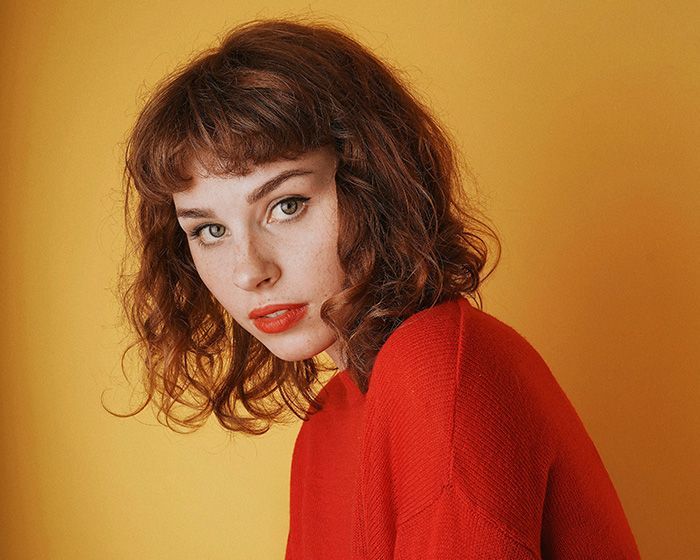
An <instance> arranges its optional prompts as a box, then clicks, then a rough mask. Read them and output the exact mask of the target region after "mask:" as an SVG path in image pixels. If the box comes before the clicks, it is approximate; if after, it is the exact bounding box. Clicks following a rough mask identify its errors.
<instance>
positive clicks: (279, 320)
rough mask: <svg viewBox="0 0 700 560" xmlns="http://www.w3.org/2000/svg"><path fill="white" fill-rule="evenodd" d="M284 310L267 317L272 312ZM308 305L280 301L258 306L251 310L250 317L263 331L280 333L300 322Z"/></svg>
mask: <svg viewBox="0 0 700 560" xmlns="http://www.w3.org/2000/svg"><path fill="white" fill-rule="evenodd" d="M278 311H282V313H280V314H279V315H277V316H275V317H265V315H270V314H271V313H276V312H278ZM307 311H308V305H307V304H305V303H279V304H275V305H266V306H265V307H258V308H257V309H253V311H251V312H250V314H249V315H248V317H249V318H250V319H252V320H253V324H254V325H255V326H256V327H257V328H258V329H259V330H261V331H262V332H264V333H268V334H274V333H279V332H282V331H286V330H287V329H289V328H291V327H292V326H294V325H295V324H296V323H298V322H299V321H300V320H301V319H302V317H304V315H306V312H307Z"/></svg>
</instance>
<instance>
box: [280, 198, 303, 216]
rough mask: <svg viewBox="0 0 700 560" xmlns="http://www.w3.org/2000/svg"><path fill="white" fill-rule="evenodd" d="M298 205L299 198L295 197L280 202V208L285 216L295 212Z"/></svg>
mask: <svg viewBox="0 0 700 560" xmlns="http://www.w3.org/2000/svg"><path fill="white" fill-rule="evenodd" d="M298 207H299V199H296V198H288V199H286V200H283V201H282V202H280V209H281V210H282V212H284V213H285V214H286V215H287V216H292V215H294V214H295V213H296V211H297V208H298Z"/></svg>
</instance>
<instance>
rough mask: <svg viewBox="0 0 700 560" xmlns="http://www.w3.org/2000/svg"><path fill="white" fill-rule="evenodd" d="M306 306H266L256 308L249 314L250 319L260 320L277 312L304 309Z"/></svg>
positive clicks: (301, 304)
mask: <svg viewBox="0 0 700 560" xmlns="http://www.w3.org/2000/svg"><path fill="white" fill-rule="evenodd" d="M305 305H306V304H305V303H274V304H272V305H266V306H265V307H256V308H255V309H253V310H252V311H251V312H250V313H249V314H248V317H249V318H251V319H258V318H260V317H262V316H263V315H269V314H270V313H274V312H275V311H280V310H282V309H295V308H297V307H304V306H305Z"/></svg>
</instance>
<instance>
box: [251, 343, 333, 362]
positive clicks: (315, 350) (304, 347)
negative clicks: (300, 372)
mask: <svg viewBox="0 0 700 560" xmlns="http://www.w3.org/2000/svg"><path fill="white" fill-rule="evenodd" d="M334 341H335V340H334V339H333V338H331V339H329V340H328V341H326V340H322V341H310V340H308V338H307V339H304V340H301V341H299V342H298V343H291V341H290V344H284V345H282V344H279V345H275V344H270V345H269V346H268V345H267V344H265V347H266V348H267V349H268V350H269V351H270V352H272V353H273V354H274V355H275V356H277V357H278V358H279V359H280V360H284V361H286V362H301V361H302V360H308V359H310V358H313V357H314V356H317V355H319V354H320V353H321V352H323V351H325V350H326V349H327V348H329V347H330V346H331V345H332V344H333V342H334ZM263 344H264V343H263Z"/></svg>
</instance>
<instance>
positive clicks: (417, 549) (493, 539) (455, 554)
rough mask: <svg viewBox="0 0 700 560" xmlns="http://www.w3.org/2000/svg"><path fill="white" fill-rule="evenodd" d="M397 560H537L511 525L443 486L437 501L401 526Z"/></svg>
mask: <svg viewBox="0 0 700 560" xmlns="http://www.w3.org/2000/svg"><path fill="white" fill-rule="evenodd" d="M393 558H394V560H445V559H452V558H464V559H469V560H480V559H483V560H487V559H493V558H498V559H499V560H535V559H539V558H540V556H539V555H538V554H535V553H533V552H532V551H531V550H529V548H528V547H527V545H526V544H524V543H522V542H520V541H519V540H518V537H517V536H516V535H514V534H512V533H510V532H509V531H508V530H507V528H505V527H504V526H503V525H501V524H499V523H498V522H496V521H494V520H492V519H490V518H489V517H488V516H487V515H485V514H484V512H481V511H478V510H477V509H475V508H474V507H473V505H472V504H471V503H470V502H469V500H467V499H466V497H465V496H463V495H462V494H461V492H460V490H459V488H458V487H457V486H455V485H449V486H446V487H445V488H443V490H442V492H441V493H440V495H439V497H438V498H437V499H436V500H435V502H434V503H433V504H431V505H430V506H429V507H427V508H425V509H424V510H422V511H421V512H419V513H418V514H417V515H415V516H413V517H412V518H410V519H408V520H406V521H405V522H404V523H403V524H401V525H400V526H399V527H398V528H397V532H396V543H395V549H394V556H393Z"/></svg>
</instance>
